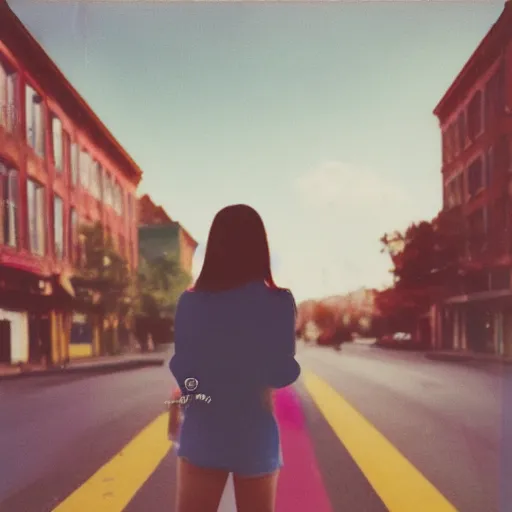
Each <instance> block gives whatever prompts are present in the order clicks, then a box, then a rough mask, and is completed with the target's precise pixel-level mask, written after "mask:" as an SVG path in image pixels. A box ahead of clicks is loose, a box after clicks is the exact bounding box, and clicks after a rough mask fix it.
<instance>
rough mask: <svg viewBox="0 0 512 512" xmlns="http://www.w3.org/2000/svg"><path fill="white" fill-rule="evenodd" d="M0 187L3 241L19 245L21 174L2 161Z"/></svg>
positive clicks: (6, 243)
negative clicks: (0, 194)
mask: <svg viewBox="0 0 512 512" xmlns="http://www.w3.org/2000/svg"><path fill="white" fill-rule="evenodd" d="M0 187H1V193H2V208H1V215H2V243H3V244H4V245H8V246H10V247H18V223H19V220H18V215H19V213H18V212H19V204H20V201H19V175H18V171H16V170H15V169H10V168H9V167H7V166H6V165H4V164H2V163H1V162H0Z"/></svg>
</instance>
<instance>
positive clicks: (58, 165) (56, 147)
mask: <svg viewBox="0 0 512 512" xmlns="http://www.w3.org/2000/svg"><path fill="white" fill-rule="evenodd" d="M63 138H64V137H63V128H62V122H61V120H60V119H59V118H58V117H57V116H56V115H55V114H52V156H53V164H54V166H55V169H56V170H57V171H58V172H62V171H63V168H64V140H63Z"/></svg>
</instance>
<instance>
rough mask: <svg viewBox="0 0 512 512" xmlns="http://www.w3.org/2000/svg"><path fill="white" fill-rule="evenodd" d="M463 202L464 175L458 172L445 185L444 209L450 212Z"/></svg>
mask: <svg viewBox="0 0 512 512" xmlns="http://www.w3.org/2000/svg"><path fill="white" fill-rule="evenodd" d="M463 202H464V173H463V172H459V173H458V174H457V175H456V176H454V177H453V178H452V179H451V180H450V181H448V182H447V183H446V185H445V208H446V209H448V210H450V209H452V208H455V207H456V206H459V205H461V204H462V203H463Z"/></svg>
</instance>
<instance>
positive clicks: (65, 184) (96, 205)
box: [0, 42, 138, 274]
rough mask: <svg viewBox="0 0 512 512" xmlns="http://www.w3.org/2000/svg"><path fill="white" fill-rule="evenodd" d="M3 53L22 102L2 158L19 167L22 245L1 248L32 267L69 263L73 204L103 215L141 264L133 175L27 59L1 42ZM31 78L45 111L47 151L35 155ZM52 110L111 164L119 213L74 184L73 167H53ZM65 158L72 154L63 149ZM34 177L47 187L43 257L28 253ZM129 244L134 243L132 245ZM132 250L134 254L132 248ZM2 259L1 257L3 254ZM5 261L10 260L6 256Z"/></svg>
mask: <svg viewBox="0 0 512 512" xmlns="http://www.w3.org/2000/svg"><path fill="white" fill-rule="evenodd" d="M0 59H3V60H5V61H7V62H8V63H9V64H10V65H11V67H13V68H15V70H16V71H17V73H18V76H19V80H18V84H17V93H18V98H19V101H18V105H17V106H16V119H17V121H18V122H17V125H16V130H15V132H14V134H9V133H6V132H5V131H4V130H3V128H2V127H1V126H0V158H2V159H3V160H5V162H6V163H7V164H8V165H9V166H11V167H14V168H16V169H17V170H18V172H19V176H20V184H19V185H20V186H19V200H20V205H19V220H18V223H19V229H18V234H19V241H20V245H19V248H18V250H16V251H14V250H11V251H9V249H8V248H4V249H3V251H2V252H3V253H5V254H8V255H9V261H10V263H9V264H15V265H19V266H25V267H27V268H31V269H33V270H34V271H36V272H38V273H41V274H44V273H49V272H56V273H58V272H60V271H62V270H63V269H65V268H70V267H71V266H72V261H71V258H70V255H71V251H70V249H71V247H70V244H69V242H70V235H69V231H70V222H69V220H70V208H71V207H73V208H75V209H76V211H77V212H78V215H79V219H80V220H82V221H92V222H94V221H101V222H102V223H103V224H104V225H108V226H109V227H110V229H111V230H112V233H113V234H114V235H115V236H116V237H117V238H119V237H123V238H124V239H125V246H126V248H127V250H126V254H125V256H127V257H128V260H129V261H130V262H131V265H132V268H135V267H136V265H137V264H138V250H137V247H138V231H137V225H138V213H137V207H136V201H135V193H136V186H137V185H136V183H134V180H133V179H128V178H127V177H126V175H125V174H124V173H123V172H121V170H120V169H119V168H118V167H117V166H116V164H115V163H114V162H113V161H112V159H111V158H110V156H109V154H108V153H107V152H105V151H103V149H102V148H101V147H100V146H99V145H97V144H95V143H93V141H92V140H91V139H90V138H89V137H88V134H87V133H86V132H85V131H84V130H83V129H82V127H81V126H80V125H78V124H76V123H74V122H73V120H72V119H70V118H68V117H67V116H66V114H65V113H64V112H63V111H62V110H61V108H60V106H59V102H58V98H53V97H52V92H51V91H48V90H41V89H40V87H39V86H38V83H37V81H36V80H34V78H33V77H32V76H31V75H30V74H29V72H28V71H27V70H26V69H25V67H24V63H23V62H21V61H19V60H18V59H16V57H15V56H14V55H12V53H10V52H9V50H8V49H7V48H6V47H5V46H4V45H3V44H2V43H1V42H0ZM26 83H28V84H29V85H31V87H33V88H34V89H35V90H36V92H37V93H38V94H39V95H40V96H41V97H42V98H43V116H44V119H45V128H46V135H45V157H44V158H43V159H41V158H40V157H38V156H37V155H35V153H34V151H33V150H32V148H30V147H29V145H28V144H27V142H26V140H25V133H26V127H25V84H26ZM50 110H51V111H52V112H53V113H55V114H56V115H57V116H58V117H59V119H60V121H61V123H62V128H63V130H64V131H66V132H67V133H68V134H69V135H70V137H71V140H72V141H74V142H77V143H78V144H79V145H80V146H81V147H83V148H84V149H86V150H87V151H88V153H89V154H90V155H91V157H92V158H93V159H95V160H97V161H98V162H99V163H100V164H101V166H102V167H103V168H104V169H108V170H109V171H110V173H111V175H112V176H113V177H114V178H115V179H116V180H117V182H118V183H119V186H120V188H121V190H122V192H123V194H122V198H123V215H119V214H118V213H116V212H115V211H114V210H113V209H112V208H111V207H109V206H106V205H105V204H103V202H102V201H98V200H97V199H95V198H94V197H93V196H92V195H91V194H90V193H89V191H87V190H85V189H84V188H82V187H81V186H80V184H78V185H77V186H76V187H73V186H72V185H71V179H70V169H69V168H67V167H65V168H64V169H63V172H62V173H57V172H56V170H55V169H54V165H53V159H52V157H51V155H52V138H51V131H50V128H51V120H50V116H49V113H50ZM64 161H65V162H68V158H66V155H64ZM28 177H31V178H34V179H35V180H36V181H38V182H39V183H41V184H42V185H44V187H45V198H46V201H45V203H46V204H45V217H46V237H45V238H46V240H45V244H46V247H45V249H46V250H45V256H44V257H39V256H35V255H32V254H30V253H29V251H28V249H29V246H28V238H27V236H28V222H27V220H28V219H27V197H26V183H27V178H28ZM54 193H56V194H58V195H59V196H60V197H61V198H62V200H63V206H64V255H65V256H64V259H63V261H60V262H59V261H57V260H56V258H55V254H54V240H53V234H54V231H53V194H54ZM129 195H130V196H132V197H133V200H132V201H133V206H132V212H133V215H132V218H131V219H130V218H129V216H128V196H129ZM130 247H132V249H131V250H130ZM129 253H131V257H130V254H129ZM0 263H1V260H0ZM5 263H7V262H5Z"/></svg>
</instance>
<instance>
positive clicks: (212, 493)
mask: <svg viewBox="0 0 512 512" xmlns="http://www.w3.org/2000/svg"><path fill="white" fill-rule="evenodd" d="M177 465H178V467H177V479H176V510H175V512H217V509H218V508H219V503H220V500H221V498H222V493H223V492H224V487H225V486H226V481H227V479H228V476H229V473H228V472H227V471H222V470H219V469H208V468H200V467H198V466H195V465H194V464H191V463H190V462H188V461H187V460H186V459H183V458H182V457H178V462H177ZM262 512H263V511H262Z"/></svg>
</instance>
